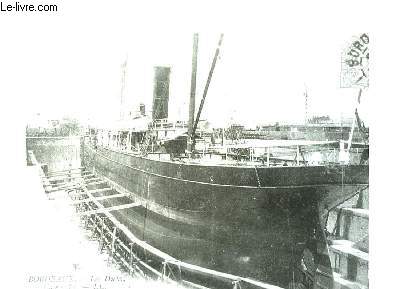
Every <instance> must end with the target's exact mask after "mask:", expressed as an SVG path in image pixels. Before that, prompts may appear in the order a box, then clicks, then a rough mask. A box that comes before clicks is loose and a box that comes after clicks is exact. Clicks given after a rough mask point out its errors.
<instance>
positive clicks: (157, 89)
mask: <svg viewBox="0 0 400 289" xmlns="http://www.w3.org/2000/svg"><path fill="white" fill-rule="evenodd" d="M170 72H171V68H170V67H164V66H156V67H154V91H153V120H157V119H164V118H168V101H169V74H170Z"/></svg>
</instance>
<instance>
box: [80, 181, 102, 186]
mask: <svg viewBox="0 0 400 289" xmlns="http://www.w3.org/2000/svg"><path fill="white" fill-rule="evenodd" d="M105 183H107V182H106V181H98V182H93V183H86V184H85V185H87V186H89V185H100V184H105Z"/></svg>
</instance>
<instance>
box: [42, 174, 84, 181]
mask: <svg viewBox="0 0 400 289" xmlns="http://www.w3.org/2000/svg"><path fill="white" fill-rule="evenodd" d="M83 178H84V177H83V176H82V175H80V174H76V175H73V174H71V175H62V176H55V177H47V179H48V180H49V181H62V180H65V179H83Z"/></svg>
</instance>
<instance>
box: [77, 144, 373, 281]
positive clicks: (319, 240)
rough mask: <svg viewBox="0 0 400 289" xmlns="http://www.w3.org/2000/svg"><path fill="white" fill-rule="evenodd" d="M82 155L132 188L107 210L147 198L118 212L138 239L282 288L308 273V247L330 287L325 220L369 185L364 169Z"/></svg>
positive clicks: (89, 151) (98, 152)
mask: <svg viewBox="0 0 400 289" xmlns="http://www.w3.org/2000/svg"><path fill="white" fill-rule="evenodd" d="M82 160H83V163H84V165H85V166H86V167H87V168H89V169H94V170H95V171H96V172H97V173H98V174H100V175H102V176H103V177H105V178H106V179H107V180H108V181H109V182H110V183H111V184H114V185H115V186H116V187H117V188H120V189H121V190H124V191H125V192H128V193H129V197H128V198H127V199H110V200H107V201H105V202H104V203H105V204H106V205H107V206H109V205H117V204H121V203H124V202H128V201H130V200H129V199H131V200H135V201H136V202H139V203H140V204H141V206H139V207H136V208H130V209H125V210H120V211H116V212H114V213H113V214H114V215H115V216H116V217H117V218H118V219H119V220H120V221H121V222H122V223H124V224H125V225H126V226H127V227H128V228H129V229H130V230H131V231H132V232H133V233H134V234H135V235H136V236H137V237H138V238H140V239H143V240H144V241H146V242H148V243H149V244H151V245H152V246H154V247H156V248H158V249H159V250H161V251H164V252H166V253H168V254H169V255H171V256H173V257H174V258H176V259H180V260H182V261H185V262H188V263H192V264H196V265H200V266H204V267H206V268H211V269H215V270H218V271H223V272H226V273H231V274H235V275H239V276H243V277H250V278H253V279H256V280H259V281H264V282H267V283H271V284H275V285H279V286H282V287H287V286H288V284H289V283H290V282H293V278H297V279H299V278H300V277H299V276H296V277H294V275H295V273H296V272H298V270H299V268H301V266H302V258H303V255H304V251H305V250H306V249H308V250H309V251H311V252H312V254H313V262H314V263H315V264H313V266H309V267H314V268H308V270H309V271H312V273H313V274H314V276H316V275H315V274H316V272H322V273H323V274H322V275H321V274H320V276H322V277H320V279H321V278H322V279H321V280H320V282H322V283H323V285H324V286H325V287H327V288H329V286H331V285H330V284H331V283H332V271H331V266H330V261H329V257H328V255H327V252H326V250H327V244H326V240H325V236H324V232H323V228H324V222H323V219H322V216H323V214H324V212H325V211H326V210H329V209H330V208H331V207H333V206H334V205H336V204H337V203H338V202H340V201H342V200H344V199H346V198H347V197H348V196H350V195H351V194H354V192H356V191H357V190H358V189H360V188H362V187H363V186H365V185H367V184H368V167H366V166H340V167H323V166H317V167H301V168H300V167H234V166H231V167H221V166H205V165H189V164H183V163H177V162H163V161H155V160H150V159H147V158H144V157H138V156H135V155H131V154H127V153H121V152H116V151H112V150H108V149H104V148H98V149H93V148H91V147H89V146H83V158H82ZM303 263H304V262H303ZM294 272H295V273H294ZM296 274H297V273H296Z"/></svg>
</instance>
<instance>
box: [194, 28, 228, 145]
mask: <svg viewBox="0 0 400 289" xmlns="http://www.w3.org/2000/svg"><path fill="white" fill-rule="evenodd" d="M223 37H224V34H221V36H220V37H219V41H218V46H217V49H216V50H215V54H214V59H213V62H212V65H211V68H210V72H209V73H208V78H207V82H206V86H205V87H204V91H203V98H202V99H201V102H200V106H199V110H198V112H197V116H196V120H195V121H194V124H193V128H192V134H191V136H190V138H191V139H192V141H194V136H195V133H196V129H197V125H198V123H199V120H200V115H201V111H202V110H203V106H204V102H205V100H206V96H207V91H208V87H209V86H210V82H211V78H212V75H213V72H214V68H215V64H216V63H217V59H218V55H219V49H220V47H221V43H222V39H223ZM193 147H194V146H193V144H192V150H193Z"/></svg>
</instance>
